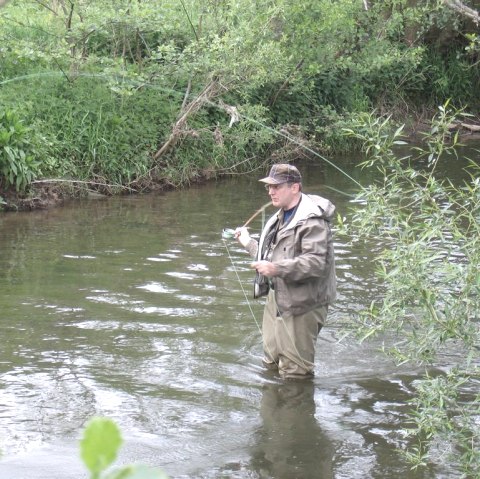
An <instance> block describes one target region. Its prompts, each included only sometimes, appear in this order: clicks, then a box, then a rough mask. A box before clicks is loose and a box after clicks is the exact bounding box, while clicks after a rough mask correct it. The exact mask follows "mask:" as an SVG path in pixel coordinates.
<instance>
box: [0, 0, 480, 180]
mask: <svg viewBox="0 0 480 479" xmlns="http://www.w3.org/2000/svg"><path fill="white" fill-rule="evenodd" d="M0 26H1V33H0V45H1V46H0V61H1V63H2V69H1V71H0V104H2V105H4V106H5V107H7V108H10V109H12V108H14V109H15V111H17V113H18V114H19V115H20V116H19V118H21V120H22V121H24V122H25V124H28V125H32V126H34V128H35V131H36V133H37V134H38V135H39V136H40V137H42V138H43V139H44V142H43V143H42V144H41V145H39V146H38V150H37V153H38V154H37V155H36V157H35V161H39V162H40V164H41V172H42V175H44V176H48V177H57V178H71V179H74V180H84V181H97V182H103V183H108V184H114V185H119V186H125V185H132V184H133V183H142V180H143V179H147V180H148V179H153V178H151V176H152V175H155V176H156V178H155V179H158V177H162V176H163V177H164V179H165V180H166V182H167V183H170V184H172V185H175V186H178V185H182V184H185V183H186V182H188V181H190V180H191V179H192V178H196V177H198V176H202V175H204V174H205V172H209V173H208V174H215V173H214V172H215V171H217V172H218V173H221V172H225V171H230V170H234V169H236V170H237V171H242V168H244V170H248V169H249V168H250V167H251V166H252V162H254V161H255V160H257V161H258V159H259V158H261V157H267V156H268V155H270V154H271V153H273V149H274V148H276V147H277V146H280V147H282V143H281V141H278V138H279V137H278V136H276V135H275V134H274V132H275V131H280V130H281V129H283V128H285V127H286V128H288V129H289V130H296V131H299V132H300V133H301V135H302V140H304V141H308V142H311V146H312V147H313V148H317V149H322V150H324V151H345V150H348V149H350V148H352V147H355V146H356V145H355V142H354V141H352V139H345V138H344V137H343V138H342V137H341V135H339V134H338V132H339V131H341V129H342V128H344V127H346V128H348V126H349V124H351V123H352V122H354V121H355V117H356V116H357V115H358V114H361V113H364V112H371V111H377V112H378V113H379V114H380V115H381V114H383V113H386V112H388V113H389V114H393V115H394V116H397V117H399V116H402V115H403V116H404V115H406V114H410V113H411V112H413V113H414V114H415V113H416V111H418V110H420V111H422V110H427V111H428V109H430V108H433V107H434V106H435V105H437V104H438V103H443V101H444V100H445V98H446V96H448V97H451V98H453V99H454V100H455V102H456V104H459V105H467V104H468V105H469V107H470V110H471V111H476V110H478V108H479V107H480V104H479V99H478V95H476V94H475V92H476V91H477V89H478V88H477V86H478V82H479V78H480V77H479V75H480V74H479V69H478V68H475V65H476V61H477V56H478V46H477V42H476V40H475V39H476V38H477V37H476V35H475V32H474V31H472V30H471V28H470V27H469V26H468V25H467V23H466V22H462V21H460V19H459V15H458V14H457V13H455V12H454V11H452V10H451V9H449V8H448V6H446V5H429V4H428V5H427V4H424V3H423V2H418V3H417V2H407V1H406V0H400V1H395V2H390V1H388V2H372V3H371V5H369V8H368V9H365V7H364V5H362V2H358V1H356V0H341V1H339V2H334V3H333V4H332V2H331V1H329V0H302V1H300V2H293V3H292V2H289V1H287V0H276V1H275V2H273V3H271V4H269V5H268V6H265V5H260V4H258V2H256V1H255V0H241V1H239V2H229V1H227V2H221V3H218V2H216V3H211V4H205V2H197V1H191V2H189V3H188V5H186V4H178V2H177V3H175V2H159V1H157V0H148V1H145V2H137V3H132V2H129V1H127V0H121V1H119V2H114V3H112V2H109V1H103V0H100V1H98V0H97V1H92V0H84V1H82V2H75V3H70V4H69V5H64V4H63V3H61V2H58V3H57V2H54V3H52V4H43V3H40V2H35V1H33V0H22V1H19V0H11V1H10V2H9V3H8V4H7V7H5V8H3V9H2V10H1V11H0ZM477 30H478V29H477ZM465 32H467V33H465ZM211 82H215V83H216V84H217V85H218V91H217V92H216V93H215V94H214V95H211V96H210V97H206V98H204V100H205V101H203V102H202V104H201V105H199V107H198V108H195V109H194V110H192V113H191V114H190V113H189V114H188V118H187V119H186V122H184V123H183V124H182V125H180V126H178V125H176V124H175V123H176V121H178V119H179V118H180V117H182V115H183V114H185V112H186V111H187V112H188V107H189V105H190V103H191V102H195V99H196V98H197V97H198V95H200V94H201V92H202V91H204V89H205V88H206V86H208V85H209V84H210V83H211ZM225 104H227V105H229V106H234V107H235V108H237V110H238V111H240V110H243V111H242V113H243V116H242V117H241V118H240V121H237V122H235V124H234V125H233V126H232V127H230V124H229V114H228V113H226V111H225V110H224V109H223V108H222V105H225ZM252 119H253V121H252ZM265 125H266V126H267V127H268V128H265ZM172 134H175V135H177V137H176V138H175V141H172V142H171V143H172V147H170V148H168V151H166V152H165V153H164V154H162V155H160V156H158V157H157V156H156V153H157V151H159V149H160V148H161V147H162V145H164V144H165V143H166V142H168V141H169V138H170V137H171V135H172ZM279 154H280V155H283V152H280V153H279ZM279 154H277V155H276V157H278V156H279ZM292 154H293V155H294V154H295V152H294V150H292ZM284 159H290V160H291V159H295V156H292V157H290V158H288V157H284ZM19 185H22V187H24V186H25V185H26V183H25V182H23V181H19Z"/></svg>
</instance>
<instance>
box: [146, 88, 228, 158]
mask: <svg viewBox="0 0 480 479" xmlns="http://www.w3.org/2000/svg"><path fill="white" fill-rule="evenodd" d="M188 88H190V86H189V87H188ZM218 91H219V85H218V83H217V82H216V81H214V80H212V81H211V82H210V83H209V84H208V85H207V86H206V87H205V88H204V89H203V91H202V92H201V93H200V95H198V96H197V98H195V99H194V100H193V101H191V102H190V103H188V104H187V105H185V107H184V108H182V110H181V114H180V118H179V119H178V120H177V121H176V122H175V125H173V128H172V133H171V134H170V136H169V138H168V140H167V141H166V142H165V143H164V144H163V145H162V147H161V148H160V149H159V150H158V151H157V152H156V153H155V155H154V156H153V159H154V160H158V158H160V157H161V156H162V155H164V154H165V153H166V152H167V151H168V150H170V148H172V147H173V146H174V145H175V143H176V142H177V140H178V139H179V138H180V137H181V135H182V132H183V130H184V128H185V124H186V122H187V119H188V117H189V116H191V115H192V114H193V113H195V112H196V111H198V110H199V109H200V108H201V107H202V105H203V104H204V103H206V102H208V101H210V100H211V99H212V98H214V97H215V96H216V95H217V94H218Z"/></svg>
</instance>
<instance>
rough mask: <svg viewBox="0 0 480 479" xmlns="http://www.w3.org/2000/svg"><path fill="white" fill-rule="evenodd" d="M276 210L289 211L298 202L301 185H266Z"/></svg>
mask: <svg viewBox="0 0 480 479" xmlns="http://www.w3.org/2000/svg"><path fill="white" fill-rule="evenodd" d="M265 188H266V190H267V191H268V194H269V196H270V198H271V200H272V204H273V206H275V208H283V209H284V210H289V209H290V208H293V207H294V206H295V205H296V204H297V202H298V196H299V191H300V185H299V184H298V183H282V184H280V185H265Z"/></svg>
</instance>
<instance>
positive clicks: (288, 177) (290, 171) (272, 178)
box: [259, 163, 302, 185]
mask: <svg viewBox="0 0 480 479" xmlns="http://www.w3.org/2000/svg"><path fill="white" fill-rule="evenodd" d="M259 181H261V182H263V183H267V184H268V185H281V184H282V183H301V182H302V175H301V174H300V172H299V171H298V170H297V168H296V167H295V166H293V165H289V164H287V163H277V164H276V165H273V166H272V168H271V169H270V173H268V176H267V177H266V178H262V179H261V180H259Z"/></svg>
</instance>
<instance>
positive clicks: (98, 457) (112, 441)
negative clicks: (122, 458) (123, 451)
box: [80, 418, 122, 476]
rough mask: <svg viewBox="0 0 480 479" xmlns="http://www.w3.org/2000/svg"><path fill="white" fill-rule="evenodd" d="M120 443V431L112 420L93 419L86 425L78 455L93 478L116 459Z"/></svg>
mask: <svg viewBox="0 0 480 479" xmlns="http://www.w3.org/2000/svg"><path fill="white" fill-rule="evenodd" d="M121 443H122V438H121V435H120V431H119V429H118V427H117V425H116V424H115V423H114V422H113V421H112V420H110V419H107V418H93V419H92V420H91V421H90V422H89V423H88V424H87V427H86V428H85V431H84V435H83V439H82V440H81V441H80V455H81V458H82V460H83V462H84V463H85V465H86V466H87V468H88V469H89V470H90V472H91V473H92V474H93V475H94V476H95V475H98V474H99V473H100V472H101V471H103V470H104V469H106V468H107V467H108V466H109V465H110V464H111V463H112V462H113V461H114V460H115V459H116V457H117V451H118V449H119V447H120V445H121Z"/></svg>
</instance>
